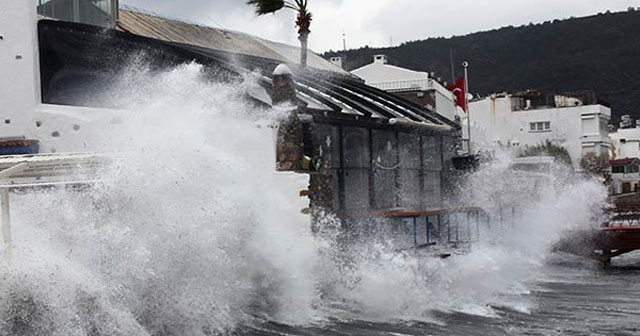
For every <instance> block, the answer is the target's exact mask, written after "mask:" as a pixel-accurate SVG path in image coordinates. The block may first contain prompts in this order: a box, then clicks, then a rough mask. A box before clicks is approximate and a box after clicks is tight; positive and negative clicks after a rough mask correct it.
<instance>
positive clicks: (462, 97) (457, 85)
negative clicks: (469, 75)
mask: <svg viewBox="0 0 640 336" xmlns="http://www.w3.org/2000/svg"><path fill="white" fill-rule="evenodd" d="M447 90H449V91H451V92H453V95H454V96H455V97H456V103H458V106H460V107H462V110H463V111H465V112H467V99H466V96H467V89H466V88H465V86H464V77H460V78H458V79H456V81H455V82H453V84H451V85H449V86H447Z"/></svg>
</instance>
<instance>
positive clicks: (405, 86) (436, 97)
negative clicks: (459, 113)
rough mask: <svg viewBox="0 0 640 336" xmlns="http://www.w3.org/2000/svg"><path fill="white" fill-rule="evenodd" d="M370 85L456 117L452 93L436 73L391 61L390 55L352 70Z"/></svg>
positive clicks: (449, 117) (439, 112) (441, 113)
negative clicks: (415, 69)
mask: <svg viewBox="0 0 640 336" xmlns="http://www.w3.org/2000/svg"><path fill="white" fill-rule="evenodd" d="M351 73H352V74H354V75H356V76H358V77H360V78H362V79H364V81H365V83H366V84H367V85H370V86H373V87H376V88H378V89H381V90H385V91H387V92H391V93H393V94H395V95H397V96H400V97H403V98H405V99H407V100H410V101H413V102H415V103H416V104H419V105H421V106H423V107H425V108H428V109H430V110H434V111H436V112H437V113H438V114H440V115H442V116H444V117H446V118H448V119H449V120H456V106H455V103H454V99H453V95H452V93H451V92H450V91H449V90H447V89H446V87H445V86H444V85H443V84H441V83H440V81H439V80H438V79H437V78H434V75H433V74H431V75H430V74H428V73H426V72H421V71H414V70H410V69H405V68H401V67H398V66H395V65H391V64H388V58H387V56H386V55H375V56H373V63H370V64H367V65H365V66H363V67H361V68H358V69H355V70H353V71H351Z"/></svg>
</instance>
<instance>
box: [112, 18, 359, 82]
mask: <svg viewBox="0 0 640 336" xmlns="http://www.w3.org/2000/svg"><path fill="white" fill-rule="evenodd" d="M118 28H120V29H122V30H124V31H127V32H129V33H132V34H136V35H141V36H145V37H149V38H153V39H158V40H163V41H168V42H177V43H184V44H189V45H194V46H199V47H203V48H208V49H213V50H221V51H226V52H231V53H236V54H244V55H250V56H257V57H262V58H267V59H272V60H276V61H279V62H283V63H289V64H299V63H300V48H299V47H295V46H290V45H286V44H283V43H277V42H273V41H269V40H265V39H261V38H258V37H255V36H252V35H249V34H245V33H241V32H236V31H230V30H224V29H217V28H212V27H207V26H203V25H198V24H193V23H186V22H182V21H178V20H172V19H167V18H162V17H158V16H154V15H151V14H146V13H140V12H137V11H133V10H129V9H122V8H121V9H120V12H119V18H118ZM307 65H308V66H309V67H311V68H314V69H318V70H325V71H332V72H336V73H341V74H345V75H348V72H346V71H344V70H343V69H341V68H339V67H337V66H335V65H334V64H332V63H331V62H329V61H327V60H325V59H324V58H322V57H320V56H318V55H316V54H314V53H313V52H309V54H308V58H307Z"/></svg>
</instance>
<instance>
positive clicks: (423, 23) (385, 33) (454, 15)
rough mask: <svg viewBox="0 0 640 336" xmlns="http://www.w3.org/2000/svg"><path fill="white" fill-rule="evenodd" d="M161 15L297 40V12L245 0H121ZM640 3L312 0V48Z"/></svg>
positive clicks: (396, 40)
mask: <svg viewBox="0 0 640 336" xmlns="http://www.w3.org/2000/svg"><path fill="white" fill-rule="evenodd" d="M120 1H121V3H124V4H125V5H130V6H133V7H136V8H139V9H143V10H145V11H148V12H152V13H156V14H158V15H161V16H166V17H171V18H176V19H182V20H187V21H191V22H196V23H201V24H204V25H207V26H213V27H218V28H225V29H229V30H236V31H242V32H246V33H250V34H253V35H257V36H260V37H263V38H266V39H269V40H274V41H278V42H284V43H288V44H294V45H297V44H298V40H297V33H296V30H295V29H294V19H295V14H294V12H293V11H290V10H283V11H280V12H278V13H276V14H270V15H266V16H256V15H255V14H254V10H253V8H252V7H250V6H248V5H246V4H245V3H246V0H179V1H178V0H120ZM630 6H632V7H640V0H474V1H455V0H454V1H442V0H309V7H310V10H311V13H312V14H313V16H314V19H313V22H312V23H311V35H310V37H309V47H310V48H311V49H312V50H313V51H315V52H317V53H322V52H324V51H328V50H330V49H331V50H339V49H342V39H343V34H344V35H345V36H346V44H347V48H348V49H353V48H358V47H362V46H365V45H368V46H370V47H388V46H390V45H398V44H400V43H402V42H406V41H411V40H421V39H427V38H429V37H451V36H456V35H457V36H460V35H466V34H469V33H473V32H478V31H485V30H491V29H495V28H500V27H503V26H509V25H513V26H519V25H523V24H528V23H530V22H533V23H541V22H544V21H547V20H554V19H565V18H569V17H571V16H574V17H581V16H588V15H593V14H597V13H599V12H606V11H607V10H610V11H612V12H616V11H621V10H627V8H628V7H630Z"/></svg>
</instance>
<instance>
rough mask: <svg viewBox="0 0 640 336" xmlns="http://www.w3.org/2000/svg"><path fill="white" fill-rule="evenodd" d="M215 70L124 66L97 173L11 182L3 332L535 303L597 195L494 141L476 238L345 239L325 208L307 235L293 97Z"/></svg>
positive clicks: (361, 316) (396, 317) (121, 329)
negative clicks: (566, 239)
mask: <svg viewBox="0 0 640 336" xmlns="http://www.w3.org/2000/svg"><path fill="white" fill-rule="evenodd" d="M205 74H206V72H205V71H203V69H202V67H201V66H199V65H196V64H186V65H183V66H179V67H177V68H175V69H172V70H169V71H164V72H154V71H149V70H147V69H145V68H144V67H143V66H142V67H141V66H137V67H136V68H135V69H131V70H130V71H128V72H125V73H124V74H121V80H119V81H118V83H119V84H118V85H116V86H115V87H113V88H109V90H106V92H108V93H109V96H110V97H109V99H111V100H113V103H114V104H115V105H116V106H119V107H121V108H123V109H125V110H124V111H120V112H118V124H117V127H115V128H113V127H112V128H110V130H109V131H107V130H106V129H105V130H104V131H101V128H100V125H87V128H89V129H92V130H94V134H92V135H91V136H90V137H89V138H87V139H86V142H85V146H86V149H87V150H89V151H95V152H105V153H110V157H111V158H112V164H111V165H109V166H108V167H106V168H105V170H104V172H103V174H102V180H101V182H100V183H98V184H96V185H94V186H91V187H88V188H84V189H81V190H77V189H71V188H69V189H64V188H63V189H51V190H37V191H33V192H25V193H23V194H15V193H14V194H12V199H13V208H12V210H13V213H12V214H13V220H14V231H15V232H14V233H15V234H14V241H15V251H14V258H13V260H12V262H11V263H10V264H5V265H4V266H3V268H2V269H1V272H2V274H1V276H2V279H3V291H2V292H0V293H1V294H0V295H2V299H3V300H2V302H3V304H2V306H1V307H0V309H2V324H1V326H0V329H1V330H2V332H3V333H4V334H7V335H9V334H16V333H15V331H16V330H25V331H23V332H22V334H25V335H27V334H37V333H38V332H42V333H49V334H59V335H147V334H149V335H211V334H218V333H226V332H229V331H232V330H235V329H237V328H243V327H245V326H251V325H252V324H254V323H256V321H262V320H268V321H276V322H281V323H286V324H292V325H308V324H314V323H328V322H327V321H331V320H334V319H338V320H343V319H355V320H373V321H383V322H389V321H391V322H394V321H433V320H434V319H435V317H434V314H433V313H434V312H435V311H445V312H448V311H456V312H464V313H469V314H477V315H484V316H497V313H496V311H495V310H494V308H493V307H503V306H506V307H513V308H514V309H518V310H521V311H527V310H529V309H530V307H529V302H527V300H526V299H524V298H522V297H521V294H523V293H526V292H527V283H528V281H529V280H530V279H531V278H532V277H534V276H535V275H536V270H537V269H538V267H539V266H540V264H541V263H542V262H543V260H544V257H545V255H546V253H547V249H546V248H547V246H548V243H549V242H551V241H553V239H555V238H556V237H557V235H558V234H559V232H560V231H561V230H563V229H564V228H567V227H569V226H574V225H575V226H578V225H583V223H585V222H588V221H589V220H591V219H592V217H593V216H595V214H594V213H593V211H591V210H592V209H596V208H598V205H599V203H600V202H601V201H602V200H603V199H604V193H603V190H602V187H601V186H600V185H598V182H597V181H596V182H594V181H593V180H588V179H574V178H569V177H568V175H562V174H560V176H556V175H554V172H553V171H552V172H551V174H550V178H549V179H548V181H547V182H545V183H528V182H525V180H522V179H520V180H518V177H517V176H511V175H510V169H511V168H510V167H511V163H510V162H511V158H510V156H509V155H508V154H506V153H501V152H500V153H498V155H497V157H498V159H497V160H494V161H491V162H490V163H487V164H484V165H483V166H482V167H481V168H480V169H479V170H478V171H477V172H475V173H473V174H471V175H469V176H468V177H467V178H465V179H461V180H460V184H461V185H462V187H463V188H462V189H464V190H467V191H470V192H469V193H466V194H461V195H466V196H464V197H461V199H460V202H463V203H465V204H467V205H474V206H480V207H482V208H484V209H485V210H486V211H487V212H489V213H490V215H491V219H492V220H491V222H490V223H488V224H489V225H488V226H487V227H483V228H482V235H481V238H482V239H481V241H480V242H479V243H478V244H476V245H474V246H473V247H472V248H471V249H470V250H469V251H468V252H467V253H466V254H460V255H454V256H453V257H451V258H449V259H440V258H434V257H433V255H432V254H429V253H428V249H426V250H425V251H426V253H423V252H421V251H414V250H411V249H409V250H399V249H398V247H397V246H395V244H394V240H393V239H391V238H389V236H386V235H385V229H384V228H380V229H379V230H377V231H378V233H381V234H379V235H377V236H376V237H367V236H366V235H363V237H361V239H356V240H350V239H348V237H346V236H345V234H344V232H343V231H342V230H341V229H340V222H339V220H338V219H336V218H335V217H334V216H333V215H331V214H325V215H320V216H317V217H318V218H319V219H320V220H319V222H318V223H315V231H316V233H315V234H312V232H311V223H310V219H309V217H308V216H306V215H302V214H301V212H300V211H301V210H302V209H303V208H304V207H306V206H307V204H306V200H305V199H303V198H300V197H299V196H298V192H299V190H300V189H301V188H304V187H306V184H307V183H308V177H307V176H306V175H296V174H293V173H277V172H275V162H274V160H275V155H274V132H275V130H274V127H275V125H277V123H278V121H279V120H281V119H282V118H284V116H285V114H286V111H283V110H279V109H263V108H257V107H255V106H253V105H252V104H250V103H247V102H246V100H245V96H244V92H247V91H251V90H255V89H256V84H255V82H254V81H253V80H252V79H251V77H250V76H248V77H247V78H245V79H244V80H243V81H239V82H237V83H219V82H215V81H211V80H210V79H208V77H207V76H206V75H205ZM84 129H85V127H84V126H83V130H84ZM60 141H64V139H60ZM536 181H538V180H536ZM538 182H540V181H538ZM507 209H509V210H510V211H507ZM507 214H511V215H510V216H507ZM12 302H13V303H12ZM15 302H17V304H16V303H15ZM323 321H324V322H323ZM20 328H27V329H20ZM29 328H31V329H29ZM36 331H37V332H36ZM18 334H19V333H18Z"/></svg>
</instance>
